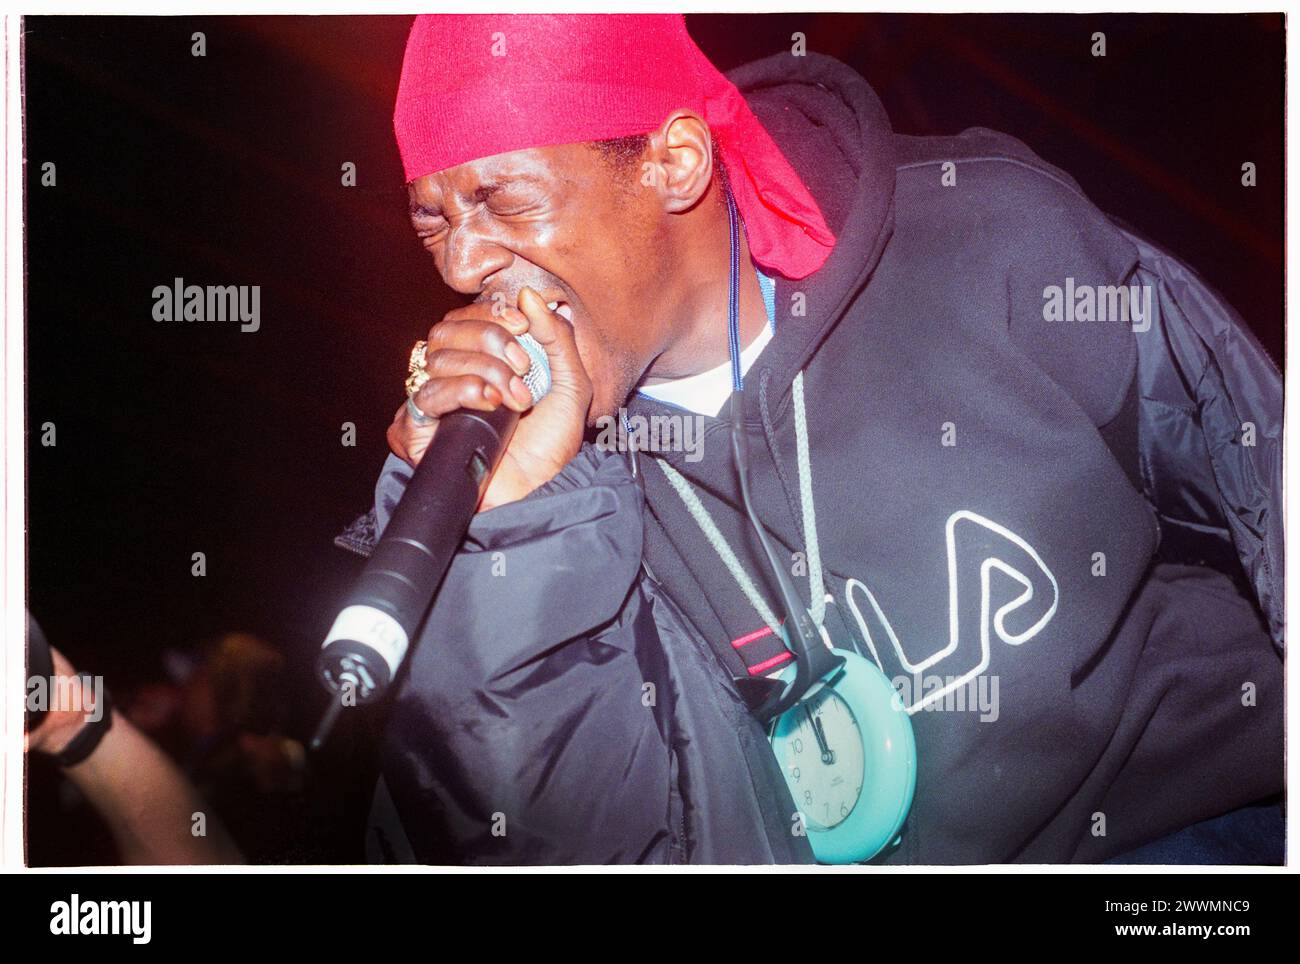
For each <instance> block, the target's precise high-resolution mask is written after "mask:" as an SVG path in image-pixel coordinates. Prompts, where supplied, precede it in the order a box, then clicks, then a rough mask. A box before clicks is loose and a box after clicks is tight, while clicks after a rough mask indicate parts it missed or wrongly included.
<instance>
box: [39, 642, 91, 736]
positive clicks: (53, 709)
mask: <svg viewBox="0 0 1300 964" xmlns="http://www.w3.org/2000/svg"><path fill="white" fill-rule="evenodd" d="M50 658H51V659H52V660H53V662H54V676H55V679H54V681H53V686H52V687H51V690H50V692H49V694H48V697H49V711H48V712H47V713H46V714H45V718H44V719H43V720H41V722H40V724H39V725H38V726H37V727H36V729H35V730H32V731H31V732H29V733H28V734H27V749H28V750H29V751H30V750H35V751H37V752H38V753H50V754H54V753H59V752H60V751H62V750H63V748H64V747H66V746H67V745H68V744H69V743H70V742H72V738H73V737H74V736H76V735H77V733H78V731H80V729H81V728H82V727H83V726H85V725H86V717H88V716H90V715H92V714H93V713H94V708H95V692H94V689H93V688H92V687H90V686H85V685H83V683H82V680H81V677H79V676H77V671H76V670H75V669H74V668H73V666H72V664H71V663H70V662H68V659H67V657H66V656H64V655H63V654H62V653H60V652H59V651H58V650H57V649H55V648H54V647H53V646H51V647H50ZM59 693H67V694H68V695H69V696H70V697H71V698H70V699H68V700H66V701H64V700H57V699H55V695H56V694H59ZM77 694H80V698H79V699H78V698H77ZM64 702H66V703H68V704H70V706H63V705H61V703H64Z"/></svg>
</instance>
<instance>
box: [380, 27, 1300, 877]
mask: <svg viewBox="0 0 1300 964" xmlns="http://www.w3.org/2000/svg"><path fill="white" fill-rule="evenodd" d="M394 127H395V131H396V135H397V141H398V146H399V148H400V152H401V157H402V162H403V164H404V167H405V175H406V179H407V181H408V187H409V195H410V212H411V222H412V225H413V226H414V228H415V231H416V234H417V235H418V237H419V238H420V241H421V243H422V244H423V245H424V247H425V249H426V250H427V251H428V253H429V256H430V257H431V258H432V260H433V263H434V264H435V265H436V267H437V269H438V272H439V273H440V274H441V276H442V278H443V280H444V281H445V282H446V284H447V285H448V286H450V287H451V288H453V289H454V290H455V291H457V292H459V293H461V294H463V295H465V296H467V298H469V299H472V301H471V303H470V304H468V305H467V306H465V307H462V308H458V309H456V310H454V311H452V312H449V313H448V314H447V315H446V317H444V318H443V319H442V320H441V321H439V322H438V323H437V324H435V325H434V326H433V327H432V329H431V330H430V331H429V333H428V338H427V347H425V346H421V347H419V348H418V349H417V352H416V354H415V357H416V363H415V366H414V368H415V372H414V378H413V381H412V383H411V387H412V389H413V393H412V394H410V396H409V397H408V400H407V402H406V403H405V404H404V405H403V406H402V407H401V408H399V409H398V412H397V416H396V419H395V421H394V422H393V425H392V428H391V429H390V431H389V441H390V444H391V446H392V449H393V451H394V453H395V455H394V456H391V457H390V459H389V462H388V464H387V465H386V466H385V469H384V472H383V474H382V476H381V479H380V481H379V484H378V487H377V493H376V494H377V504H376V512H375V517H376V523H377V526H378V528H379V529H380V530H381V531H382V527H383V525H384V524H385V522H386V521H387V519H388V518H389V516H390V515H391V511H392V509H393V506H394V505H395V504H396V502H397V500H398V499H399V498H400V496H401V493H402V490H403V486H404V484H405V482H406V481H407V480H408V479H409V478H410V473H411V468H410V466H411V465H413V464H416V463H418V461H419V459H420V456H421V455H422V453H423V452H424V450H425V448H426V447H427V446H428V444H429V441H430V439H431V438H432V437H433V435H434V433H435V432H436V431H437V428H438V419H439V417H440V416H443V415H445V414H447V413H448V412H451V411H453V410H455V409H457V408H471V409H482V410H490V409H493V408H495V407H497V406H501V405H505V406H509V407H511V408H514V409H516V410H518V411H519V412H521V413H523V415H522V418H521V419H520V422H519V427H518V430H517V432H516V434H515V435H514V437H513V440H512V441H511V443H510V446H509V448H508V450H507V452H506V454H505V456H504V459H503V461H502V464H501V467H500V469H499V470H498V471H497V473H496V475H495V476H494V477H493V479H492V480H491V483H490V485H489V486H488V488H487V490H486V494H485V496H484V498H483V502H482V505H481V511H480V512H479V513H478V515H476V517H475V519H474V522H473V524H472V525H471V527H470V530H469V535H468V538H467V540H466V543H465V545H464V547H463V549H462V551H461V552H460V554H459V555H458V556H457V558H456V560H455V562H454V563H453V565H452V567H451V570H450V572H449V574H448V576H447V579H446V581H445V583H444V584H443V587H442V590H441V592H440V593H439V595H438V598H437V600H436V602H435V604H434V606H433V609H432V611H431V614H430V616H429V618H428V620H427V623H426V624H425V626H424V627H423V630H422V633H421V636H420V638H419V639H417V640H415V641H414V642H413V647H414V648H413V652H412V655H411V657H410V659H409V663H408V673H407V675H406V677H405V679H404V680H402V681H401V688H400V690H399V692H398V694H397V698H396V702H395V705H394V707H393V711H392V714H391V718H390V720H389V724H388V731H387V742H386V748H385V754H384V779H383V781H382V784H381V787H380V789H379V792H378V794H377V801H378V805H377V807H376V813H377V814H379V816H378V817H377V818H376V823H375V827H374V838H373V839H374V840H375V841H377V843H378V844H379V853H380V854H381V855H382V856H384V857H386V858H388V859H399V858H403V857H404V858H406V859H416V860H419V861H423V862H439V863H442V862H451V863H509V864H568V863H591V864H594V863H607V862H654V863H672V862H699V863H722V864H734V863H761V862H802V861H810V860H812V859H813V852H812V848H811V847H810V844H809V838H808V826H807V822H806V821H805V819H804V817H805V815H804V814H802V813H801V811H800V806H801V803H800V802H799V801H797V800H796V796H795V794H792V792H791V786H792V784H791V783H790V782H789V781H790V780H791V779H794V778H793V777H792V776H791V774H790V773H788V772H783V769H782V766H781V764H780V763H779V762H778V759H777V757H776V755H775V754H774V752H773V749H772V747H771V746H770V745H769V742H768V734H767V732H766V729H765V725H764V722H763V721H761V720H760V719H759V718H758V716H756V714H755V712H754V710H755V707H756V705H757V703H759V702H761V701H762V700H763V699H765V698H766V694H768V693H769V691H770V688H771V687H772V686H775V685H777V684H773V683H769V682H767V681H768V679H769V678H770V677H772V676H773V675H774V674H779V673H781V672H782V671H787V670H788V669H789V667H790V665H791V663H792V661H793V659H794V657H793V654H792V652H791V649H790V648H789V647H788V646H787V644H786V641H787V640H788V639H789V638H790V637H789V635H788V632H787V629H788V626H787V625H786V623H787V622H788V620H787V619H786V610H785V609H783V606H782V597H781V594H780V591H779V586H778V584H777V577H776V575H775V573H774V569H773V567H772V566H771V565H770V564H769V561H768V559H767V557H766V556H765V555H764V553H763V551H762V549H761V548H760V546H759V543H758V540H757V538H756V534H755V531H754V529H753V527H752V526H751V524H750V521H749V519H748V518H747V516H746V512H745V507H744V504H743V500H742V496H741V491H740V488H739V483H738V481H737V470H738V466H737V464H736V458H735V455H734V453H733V449H732V445H731V444H730V435H731V428H732V425H733V423H735V422H736V421H737V420H739V421H740V423H741V425H740V427H741V429H742V430H743V437H744V440H745V443H746V445H745V448H747V452H748V454H747V456H746V458H747V461H748V465H747V476H748V487H749V491H750V494H751V496H752V506H753V510H754V512H755V514H756V517H757V519H758V520H759V521H760V522H761V525H762V526H763V528H764V529H765V530H766V532H767V533H768V535H769V538H770V539H771V540H772V541H773V543H774V544H775V545H776V546H777V552H776V553H775V555H777V556H779V557H781V561H782V563H783V564H784V565H786V571H787V573H788V575H789V577H790V579H791V580H792V581H793V584H794V586H795V587H796V589H797V590H798V593H799V595H800V604H801V605H802V606H803V607H805V608H806V609H807V610H808V612H809V614H810V616H811V619H812V620H813V622H814V624H815V625H816V626H817V627H818V632H819V633H821V634H823V636H824V638H825V639H826V640H828V641H830V642H831V643H832V644H833V645H834V646H835V647H837V648H838V649H841V650H845V651H851V652H853V653H856V654H858V655H860V656H862V657H864V658H866V659H868V660H870V661H871V662H872V663H873V664H874V665H875V666H876V667H878V668H879V670H880V671H881V672H882V673H883V674H884V676H885V677H886V678H887V679H888V680H889V681H890V683H891V685H892V686H893V687H894V689H895V690H896V692H897V694H898V700H899V701H900V705H901V711H902V712H905V713H906V714H907V716H908V719H909V720H910V723H911V726H912V729H913V732H914V734H915V743H916V760H917V762H916V767H917V769H916V788H915V796H914V802H913V804H912V807H911V810H910V814H909V815H908V817H907V820H906V823H905V824H904V825H903V827H902V831H901V833H900V834H899V836H898V840H897V843H896V844H895V845H893V846H891V847H890V848H888V849H887V850H886V851H885V852H884V853H883V854H882V855H881V856H880V857H879V858H878V859H879V860H881V861H884V862H890V863H982V862H1007V861H1029V862H1067V861H1083V862H1094V861H1100V860H1105V859H1108V858H1111V857H1114V856H1116V855H1120V854H1123V853H1125V852H1127V851H1131V850H1132V849H1133V848H1135V847H1137V846H1139V845H1142V844H1144V843H1146V842H1149V841H1152V840H1155V839H1157V838H1160V837H1164V836H1166V835H1168V834H1171V833H1173V832H1175V831H1178V830H1180V829H1181V828H1184V827H1187V826H1189V825H1191V824H1194V823H1196V822H1198V821H1202V820H1206V819H1208V818H1212V817H1217V816H1219V815H1221V814H1225V813H1228V812H1230V811H1234V810H1237V809H1239V808H1242V807H1244V806H1247V805H1250V804H1252V803H1255V802H1258V801H1261V800H1266V799H1268V798H1270V797H1273V796H1275V795H1276V794H1278V793H1279V792H1280V791H1281V788H1282V780H1283V771H1282V739H1283V737H1282V673H1281V656H1280V654H1281V648H1282V643H1283V612H1282V585H1283V558H1282V504H1281V478H1280V466H1281V386H1280V380H1279V376H1278V374H1277V371H1276V370H1275V368H1274V367H1273V366H1272V364H1271V362H1270V361H1269V360H1268V359H1267V358H1266V356H1265V355H1264V354H1263V353H1262V351H1261V350H1260V348H1259V347H1258V345H1257V344H1256V343H1255V341H1254V340H1253V338H1252V337H1251V336H1250V335H1249V333H1248V332H1247V331H1246V329H1245V328H1244V326H1243V325H1242V324H1241V323H1240V321H1239V320H1238V319H1237V317H1236V316H1235V314H1234V313H1233V312H1232V310H1231V309H1230V308H1229V307H1228V306H1227V305H1226V304H1224V303H1223V302H1222V301H1221V300H1220V299H1219V298H1218V297H1217V296H1216V295H1215V294H1214V293H1212V292H1211V291H1209V290H1208V289H1207V288H1206V287H1205V286H1204V285H1203V284H1202V283H1201V282H1200V281H1199V279H1197V278H1196V277H1195V276H1194V275H1192V274H1191V272H1189V271H1188V270H1187V269H1186V268H1185V267H1183V266H1182V265H1181V264H1179V263H1178V262H1177V261H1176V260H1175V259H1174V258H1173V257H1171V256H1170V255H1169V254H1167V253H1165V252H1163V251H1161V250H1159V249H1157V248H1155V247H1154V246H1152V245H1151V244H1149V243H1147V242H1146V241H1144V240H1142V239H1140V238H1138V237H1136V236H1135V235H1133V234H1132V233H1130V232H1129V231H1127V230H1126V229H1124V228H1121V227H1119V226H1117V225H1116V224H1115V223H1113V222H1112V221H1111V220H1109V219H1108V218H1107V217H1106V216H1105V215H1103V214H1102V213H1101V212H1100V211H1098V210H1097V209H1096V208H1095V207H1094V206H1093V205H1092V204H1091V203H1090V202H1089V201H1088V199H1087V198H1086V197H1085V196H1084V195H1083V193H1082V192H1081V190H1080V189H1079V187H1078V185H1076V184H1075V183H1074V181H1073V180H1072V179H1071V178H1070V177H1069V176H1068V175H1067V174H1065V173H1063V172H1062V171H1060V170H1057V169H1056V168H1054V167H1052V166H1050V165H1048V164H1046V163H1045V162H1043V161H1042V160H1040V159H1039V158H1038V157H1036V156H1035V155H1034V154H1033V153H1032V152H1030V151H1029V150H1028V149H1027V148H1026V147H1025V146H1024V145H1022V144H1020V143H1019V142H1017V141H1015V140H1013V139H1012V138H1009V137H1007V136H1005V135H1002V134H998V133H994V132H992V131H988V130H983V129H972V130H968V131H966V132H964V133H962V134H960V135H957V136H954V137H925V138H920V137H906V136H902V135H898V134H895V133H893V131H892V130H891V128H890V124H889V119H888V118H887V117H886V116H885V113H884V110H883V108H882V106H881V104H880V101H879V100H878V99H877V97H876V95H875V94H874V93H873V92H872V90H871V88H870V87H868V85H867V83H866V82H865V81H864V80H863V78H862V77H860V76H859V75H858V74H857V73H855V72H854V71H852V70H850V69H849V68H847V67H845V66H844V65H843V64H841V63H839V62H837V61H835V60H833V59H830V58H828V57H825V56H820V55H818V54H816V53H813V52H808V53H807V54H806V55H801V54H799V53H794V52H790V51H783V52H778V53H775V54H774V55H772V56H770V57H768V58H766V59H764V60H761V61H758V62H756V63H752V64H749V65H747V66H745V67H742V68H740V69H738V70H736V71H735V72H733V73H732V74H731V75H730V77H724V76H723V75H722V74H720V73H719V72H718V71H717V70H716V68H714V67H713V66H712V64H710V63H709V62H708V60H707V59H706V58H705V57H704V55H703V54H702V53H701V52H700V51H699V49H698V48H697V47H696V46H695V45H694V43H693V42H692V41H691V39H690V37H689V36H688V35H687V32H686V28H685V25H684V21H683V20H682V18H681V17H676V16H621V15H620V16H505V15H501V16H486V15H485V16H429V17H420V18H418V19H417V20H416V23H415V25H414V27H413V29H412V31H411V35H410V39H409V41H408V44H407V48H406V57H405V61H404V63H403V66H402V76H401V84H400V89H399V92H398V97H397V105H396V111H395V116H394ZM733 259H734V260H733ZM524 332H527V333H529V334H531V335H532V336H533V337H534V338H535V339H536V340H537V341H538V342H540V343H541V345H542V346H543V347H544V349H545V351H546V354H547V357H548V359H549V362H550V368H551V372H552V376H553V387H552V388H551V391H550V393H549V394H547V395H546V396H545V397H544V398H542V400H541V401H540V402H538V403H537V404H535V405H534V404H532V400H531V396H530V394H529V392H528V390H527V388H526V387H525V386H524V384H523V381H522V378H521V376H523V375H524V374H525V373H526V372H527V371H528V368H529V359H528V356H527V354H526V353H524V352H523V351H521V350H520V349H519V346H518V345H517V344H516V343H515V341H514V338H513V337H512V336H517V335H520V334H522V333H524ZM656 420H657V421H656ZM670 420H675V421H670ZM688 420H689V421H688ZM652 424H662V425H672V426H676V427H677V429H681V428H682V427H683V426H684V425H687V424H689V425H690V426H691V427H692V429H695V430H697V434H696V435H695V436H694V437H693V438H694V443H693V444H690V445H684V444H677V443H680V442H681V441H682V439H683V438H685V436H686V432H685V431H681V430H678V431H668V432H664V433H662V434H660V435H658V436H646V435H645V433H642V432H640V431H639V428H638V427H644V426H646V425H652ZM647 437H650V438H656V437H657V438H658V442H657V443H656V444H650V445H648V444H645V441H646V438H647ZM638 439H639V440H640V442H641V443H642V444H636V443H637V440H638ZM611 440H612V442H611ZM636 449H640V451H636ZM865 779H866V780H871V779H873V774H871V773H867V774H866V776H865Z"/></svg>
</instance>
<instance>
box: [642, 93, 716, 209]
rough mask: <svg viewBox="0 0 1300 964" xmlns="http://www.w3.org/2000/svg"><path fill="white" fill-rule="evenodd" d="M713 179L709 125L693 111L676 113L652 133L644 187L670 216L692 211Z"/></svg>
mask: <svg viewBox="0 0 1300 964" xmlns="http://www.w3.org/2000/svg"><path fill="white" fill-rule="evenodd" d="M712 179H713V140H712V137H711V135H710V133H709V125H708V124H706V123H705V122H704V120H703V119H702V118H701V117H700V116H699V115H698V114H696V113H694V112H693V111H689V110H677V111H673V113H671V114H669V115H668V118H667V119H666V120H665V121H664V122H663V124H662V125H660V127H659V129H658V130H656V131H652V132H651V133H650V139H649V144H648V145H647V150H646V159H645V162H644V163H643V164H642V166H641V184H642V186H644V187H648V188H651V189H652V190H654V191H656V192H657V194H658V196H659V200H660V203H661V204H662V205H663V209H664V210H665V211H667V212H668V213H670V214H678V213H681V212H682V211H689V210H690V209H691V208H692V207H694V206H695V205H696V204H697V203H698V202H699V200H700V198H702V197H703V196H704V194H705V192H706V191H708V189H709V183H710V182H711V181H712Z"/></svg>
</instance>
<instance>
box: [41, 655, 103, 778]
mask: <svg viewBox="0 0 1300 964" xmlns="http://www.w3.org/2000/svg"><path fill="white" fill-rule="evenodd" d="M82 681H83V686H84V685H87V684H88V683H89V681H90V677H89V676H84V675H83V676H82ZM101 695H102V697H103V699H102V700H101V701H100V702H101V705H99V706H96V709H98V710H99V711H100V714H99V719H97V720H90V721H89V722H87V723H86V725H85V726H83V727H82V728H81V729H80V730H78V731H77V735H76V736H74V737H73V738H72V740H71V742H69V743H68V745H67V746H65V747H64V748H63V749H62V750H61V751H60V752H58V753H56V754H55V755H54V762H55V763H57V764H58V765H59V766H61V767H70V766H75V765H76V764H78V763H80V762H81V761H82V760H84V759H86V757H88V756H90V754H92V753H94V752H95V747H97V746H99V741H100V740H102V739H103V738H104V734H105V733H107V732H108V731H109V729H110V728H111V727H112V725H113V698H112V697H111V696H109V695H108V687H107V686H105V687H104V688H103V690H102V691H101Z"/></svg>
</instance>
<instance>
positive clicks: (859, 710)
mask: <svg viewBox="0 0 1300 964" xmlns="http://www.w3.org/2000/svg"><path fill="white" fill-rule="evenodd" d="M833 652H834V653H835V655H836V656H839V657H842V658H843V660H844V665H843V666H841V667H840V668H839V669H838V670H837V671H836V672H835V673H833V674H832V675H831V676H829V677H828V678H827V679H825V680H823V681H822V682H820V683H818V684H816V685H814V686H813V687H811V688H810V689H809V690H808V693H807V694H806V695H805V696H804V698H803V699H802V700H801V701H800V702H798V703H796V704H795V705H794V706H793V707H792V708H791V709H789V710H787V711H786V712H784V713H783V714H781V715H780V716H778V717H777V718H776V719H775V720H774V721H773V723H772V727H771V731H770V733H769V739H770V740H771V743H772V749H773V751H774V752H775V753H776V758H777V760H778V761H779V762H780V764H781V770H782V772H783V773H784V775H785V780H786V784H787V785H788V786H789V788H790V795H791V796H792V797H793V798H794V802H795V806H796V807H797V808H798V810H799V812H800V813H801V814H802V815H803V825H804V829H805V830H806V831H807V834H808V841H809V843H810V844H811V845H812V851H813V855H814V856H815V857H816V858H817V860H818V861H819V862H821V863H824V864H849V863H859V862H861V861H864V860H870V859H871V858H872V857H874V856H876V855H877V854H878V853H880V852H881V851H882V850H883V849H884V848H885V847H887V846H888V845H889V844H890V843H892V842H893V841H894V840H895V839H897V837H898V832H899V830H900V829H901V828H902V826H903V821H904V820H905V819H906V818H907V811H908V809H909V808H910V807H911V805H912V794H913V793H914V792H915V790H916V739H915V737H914V736H913V734H912V721H911V719H910V718H909V717H908V715H907V712H906V710H904V708H903V704H902V700H901V698H900V697H899V695H898V693H897V692H896V691H895V690H894V688H893V687H892V686H891V685H890V683H889V680H888V679H887V678H886V676H885V674H884V673H882V672H881V671H880V669H879V668H878V667H877V666H876V664H875V663H873V662H871V661H870V660H868V659H864V658H863V657H861V656H859V655H858V654H857V653H852V652H849V651H847V650H842V649H835V650H833Z"/></svg>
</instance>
